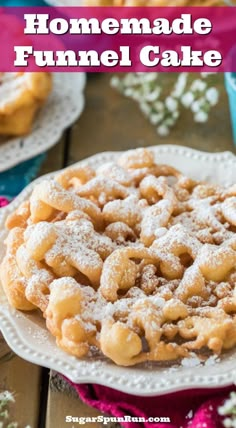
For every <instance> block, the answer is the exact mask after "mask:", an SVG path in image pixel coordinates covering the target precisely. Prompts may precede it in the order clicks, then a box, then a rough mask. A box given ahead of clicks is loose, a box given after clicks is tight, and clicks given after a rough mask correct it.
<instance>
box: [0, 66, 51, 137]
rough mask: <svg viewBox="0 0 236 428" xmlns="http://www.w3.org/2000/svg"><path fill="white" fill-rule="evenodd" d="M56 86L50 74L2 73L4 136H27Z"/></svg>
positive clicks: (0, 125) (1, 131)
mask: <svg viewBox="0 0 236 428" xmlns="http://www.w3.org/2000/svg"><path fill="white" fill-rule="evenodd" d="M51 89H52V76H51V74H49V73H0V135H13V136H14V135H24V134H27V133H28V132H29V131H30V129H31V126H32V123H33V120H34V117H35V114H36V112H37V111H38V109H39V108H40V107H41V106H42V104H43V103H44V102H45V100H46V99H47V98H48V95H49V94H50V92H51Z"/></svg>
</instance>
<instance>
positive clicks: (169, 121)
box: [165, 116, 176, 128]
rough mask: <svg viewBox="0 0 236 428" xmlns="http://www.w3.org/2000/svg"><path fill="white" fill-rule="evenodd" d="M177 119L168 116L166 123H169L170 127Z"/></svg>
mask: <svg viewBox="0 0 236 428" xmlns="http://www.w3.org/2000/svg"><path fill="white" fill-rule="evenodd" d="M175 122H176V120H175V119H174V118H173V116H170V117H167V118H166V119H165V125H167V126H168V127H170V128H171V127H172V126H173V125H174V124H175Z"/></svg>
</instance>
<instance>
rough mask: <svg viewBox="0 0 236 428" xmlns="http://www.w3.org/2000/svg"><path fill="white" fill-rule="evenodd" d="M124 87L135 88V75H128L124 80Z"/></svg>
mask: <svg viewBox="0 0 236 428" xmlns="http://www.w3.org/2000/svg"><path fill="white" fill-rule="evenodd" d="M123 84H124V86H133V85H135V84H136V77H135V74H134V73H127V74H126V76H125V78H124V80H123Z"/></svg>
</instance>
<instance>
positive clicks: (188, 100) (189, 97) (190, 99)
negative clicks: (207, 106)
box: [181, 91, 194, 108]
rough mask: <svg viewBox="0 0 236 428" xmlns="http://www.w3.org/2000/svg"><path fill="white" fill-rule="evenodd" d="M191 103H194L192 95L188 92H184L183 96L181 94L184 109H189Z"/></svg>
mask: <svg viewBox="0 0 236 428" xmlns="http://www.w3.org/2000/svg"><path fill="white" fill-rule="evenodd" d="M193 101H194V95H193V93H192V92H190V91H188V92H185V94H183V96H182V97H181V103H182V105H183V106H184V107H186V108H188V107H190V106H191V104H192V103H193Z"/></svg>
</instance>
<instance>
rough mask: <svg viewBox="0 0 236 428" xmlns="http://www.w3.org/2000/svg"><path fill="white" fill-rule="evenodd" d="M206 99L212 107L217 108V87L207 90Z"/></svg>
mask: <svg viewBox="0 0 236 428" xmlns="http://www.w3.org/2000/svg"><path fill="white" fill-rule="evenodd" d="M205 97H206V99H207V101H208V102H209V104H210V105H211V106H215V105H216V104H217V103H218V100H219V92H218V90H217V89H216V88H215V87H211V88H209V89H207V91H206V95H205Z"/></svg>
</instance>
